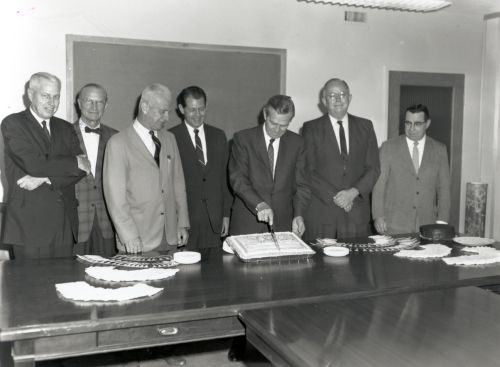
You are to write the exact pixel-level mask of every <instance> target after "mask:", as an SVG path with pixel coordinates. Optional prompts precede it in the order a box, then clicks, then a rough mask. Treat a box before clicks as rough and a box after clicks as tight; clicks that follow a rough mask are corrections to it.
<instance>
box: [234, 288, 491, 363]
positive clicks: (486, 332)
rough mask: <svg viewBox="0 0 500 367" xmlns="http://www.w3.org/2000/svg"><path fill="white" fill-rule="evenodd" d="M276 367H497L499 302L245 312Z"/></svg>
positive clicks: (346, 303) (399, 300) (475, 299)
mask: <svg viewBox="0 0 500 367" xmlns="http://www.w3.org/2000/svg"><path fill="white" fill-rule="evenodd" d="M241 318H242V320H243V322H244V323H245V325H246V328H247V339H248V340H249V341H250V342H251V343H252V344H253V345H254V346H255V347H256V348H257V349H258V350H259V351H260V352H262V353H263V354H264V355H265V356H266V357H267V358H268V359H269V360H270V361H271V362H272V363H273V364H274V365H275V366H296V367H320V366H321V367H326V366H337V367H343V366H356V367H380V366H383V367H392V366H394V367H428V366H439V367H460V366H462V367H471V366H481V367H498V366H499V365H500V348H499V347H498V346H499V342H500V296H499V295H497V294H495V293H492V292H488V291H485V290H482V289H479V288H476V287H465V288H455V289H445V290H434V291H425V292H416V293H404V294H398V295H390V296H378V297H371V298H362V299H352V300H340V301H324V302H320V303H313V304H300V305H292V306H282V307H275V308H271V309H266V310H250V311H244V312H243V313H242V314H241Z"/></svg>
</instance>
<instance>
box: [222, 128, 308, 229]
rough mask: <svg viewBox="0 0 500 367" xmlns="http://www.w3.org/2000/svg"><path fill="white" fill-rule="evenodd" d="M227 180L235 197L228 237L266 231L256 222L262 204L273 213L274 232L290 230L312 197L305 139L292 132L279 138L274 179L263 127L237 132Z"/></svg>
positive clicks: (265, 226) (264, 227)
mask: <svg viewBox="0 0 500 367" xmlns="http://www.w3.org/2000/svg"><path fill="white" fill-rule="evenodd" d="M229 179H230V183H231V187H232V188H233V191H234V193H235V195H236V197H235V199H234V203H233V208H232V213H231V224H230V234H231V235H238V234H248V233H261V232H267V230H268V228H267V225H266V224H265V223H261V222H258V221H257V212H256V209H255V208H256V206H257V204H258V203H260V202H263V201H265V202H266V203H267V204H268V205H270V206H271V208H272V209H273V211H274V229H275V230H276V231H290V230H291V228H292V219H293V218H294V217H296V216H299V215H300V216H303V215H304V212H305V210H306V207H307V205H308V204H309V199H310V196H311V190H310V187H309V173H308V169H307V164H306V153H305V147H304V140H303V139H302V137H301V136H300V135H297V134H295V133H294V132H291V131H287V132H285V134H284V135H283V136H282V137H281V138H280V146H279V151H278V158H277V161H276V168H275V172H274V180H273V177H272V174H271V167H270V164H269V158H268V155H267V147H266V142H265V138H264V131H263V127H262V126H257V127H255V128H251V129H247V130H243V131H240V132H238V133H236V134H235V135H234V139H233V147H232V150H231V157H230V159H229Z"/></svg>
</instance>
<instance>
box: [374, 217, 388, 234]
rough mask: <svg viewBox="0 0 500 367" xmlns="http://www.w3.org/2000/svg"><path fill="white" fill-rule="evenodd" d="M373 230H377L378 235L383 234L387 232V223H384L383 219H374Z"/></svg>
mask: <svg viewBox="0 0 500 367" xmlns="http://www.w3.org/2000/svg"><path fill="white" fill-rule="evenodd" d="M374 224H375V229H376V230H377V232H378V233H380V234H385V233H386V232H387V223H386V222H385V218H384V217H378V218H377V219H375V222H374Z"/></svg>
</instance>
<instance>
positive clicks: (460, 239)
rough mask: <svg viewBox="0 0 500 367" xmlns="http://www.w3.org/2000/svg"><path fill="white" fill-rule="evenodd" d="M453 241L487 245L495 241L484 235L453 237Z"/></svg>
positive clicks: (471, 244)
mask: <svg viewBox="0 0 500 367" xmlns="http://www.w3.org/2000/svg"><path fill="white" fill-rule="evenodd" d="M453 241H455V242H456V243H459V244H460V245H462V246H487V245H492V244H494V243H495V240H494V239H491V238H484V237H455V238H453Z"/></svg>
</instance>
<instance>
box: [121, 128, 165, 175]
mask: <svg viewBox="0 0 500 367" xmlns="http://www.w3.org/2000/svg"><path fill="white" fill-rule="evenodd" d="M127 134H128V137H129V140H130V145H131V146H132V148H133V149H135V150H137V152H138V153H139V154H140V155H141V156H142V157H143V158H144V159H145V160H146V161H148V163H149V164H152V165H154V166H155V167H157V165H156V162H155V159H154V158H153V155H152V154H151V153H150V152H149V150H148V148H146V145H145V144H144V142H143V141H142V140H141V137H140V136H139V134H137V131H135V129H134V125H131V126H130V127H129V128H128V131H127ZM162 150H163V147H162ZM160 164H161V159H160Z"/></svg>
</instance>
